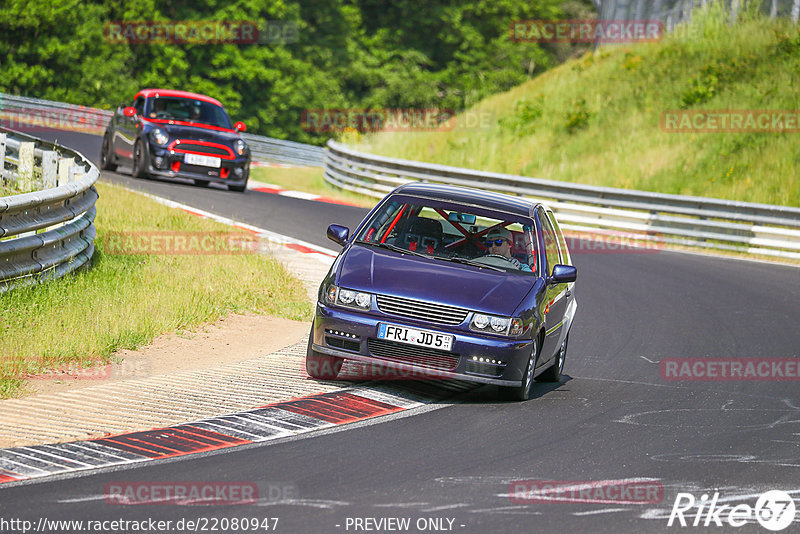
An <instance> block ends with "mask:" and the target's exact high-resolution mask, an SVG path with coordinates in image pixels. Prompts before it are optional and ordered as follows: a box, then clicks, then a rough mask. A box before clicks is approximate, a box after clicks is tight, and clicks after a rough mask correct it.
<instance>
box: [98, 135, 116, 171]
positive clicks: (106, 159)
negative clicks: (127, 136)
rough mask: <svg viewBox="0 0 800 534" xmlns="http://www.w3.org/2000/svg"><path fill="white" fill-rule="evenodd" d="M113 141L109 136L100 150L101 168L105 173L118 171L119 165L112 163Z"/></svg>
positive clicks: (105, 138) (104, 138) (104, 139)
mask: <svg viewBox="0 0 800 534" xmlns="http://www.w3.org/2000/svg"><path fill="white" fill-rule="evenodd" d="M112 157H113V156H112V155H111V139H110V138H109V136H108V135H106V136H105V137H103V146H102V148H101V149H100V168H101V169H103V170H104V171H116V170H117V164H116V163H113V162H112V161H111V159H112Z"/></svg>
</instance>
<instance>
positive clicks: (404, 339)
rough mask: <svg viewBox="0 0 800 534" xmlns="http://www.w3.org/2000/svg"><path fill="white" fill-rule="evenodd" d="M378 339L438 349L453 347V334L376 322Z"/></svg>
mask: <svg viewBox="0 0 800 534" xmlns="http://www.w3.org/2000/svg"><path fill="white" fill-rule="evenodd" d="M378 339H386V340H388V341H397V342H398V343H408V344H409V345H418V346H420V347H430V348H432V349H439V350H452V348H453V336H451V335H448V334H440V333H438V332H431V331H429V330H417V329H416V328H407V327H405V326H397V325H394V324H386V323H379V324H378Z"/></svg>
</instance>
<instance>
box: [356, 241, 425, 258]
mask: <svg viewBox="0 0 800 534" xmlns="http://www.w3.org/2000/svg"><path fill="white" fill-rule="evenodd" d="M356 243H359V244H361V245H369V246H371V247H379V248H385V249H388V250H393V251H395V252H399V253H401V254H413V255H414V256H421V257H423V258H430V257H431V256H429V255H428V254H423V253H421V252H417V251H415V250H408V249H407V248H402V247H398V246H397V245H392V244H391V243H371V242H369V241H362V240H358V241H356Z"/></svg>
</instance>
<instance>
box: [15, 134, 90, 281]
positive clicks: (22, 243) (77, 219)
mask: <svg viewBox="0 0 800 534" xmlns="http://www.w3.org/2000/svg"><path fill="white" fill-rule="evenodd" d="M0 162H2V165H0V183H1V184H5V186H6V187H7V188H8V187H9V186H11V187H14V188H17V187H18V188H20V189H22V190H23V191H31V192H25V193H21V194H16V195H10V196H3V197H0V292H4V291H7V290H9V289H11V288H14V287H18V286H23V285H29V284H33V283H37V282H39V281H42V280H47V279H50V278H57V277H59V276H62V275H64V274H66V273H68V272H70V271H74V270H75V269H78V268H79V267H81V266H83V265H86V264H87V263H88V262H89V260H90V259H91V257H92V254H93V253H94V238H95V227H94V218H95V213H96V210H95V201H96V200H97V197H98V195H97V190H96V189H95V188H94V183H95V182H96V181H97V178H98V177H99V175H100V173H99V172H98V170H97V167H95V166H94V165H93V164H92V163H91V162H90V161H89V160H87V159H86V158H85V157H84V156H82V155H81V154H80V153H78V152H75V151H74V150H70V149H68V148H64V147H61V146H58V145H55V144H52V143H48V142H46V141H42V140H40V139H36V138H35V137H30V136H28V135H23V134H20V133H18V132H13V131H11V130H5V129H0Z"/></svg>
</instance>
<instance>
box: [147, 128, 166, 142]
mask: <svg viewBox="0 0 800 534" xmlns="http://www.w3.org/2000/svg"><path fill="white" fill-rule="evenodd" d="M150 139H152V140H153V142H154V143H155V144H157V145H159V146H164V145H166V144H167V143H168V142H169V136H168V135H167V132H165V131H164V130H162V129H161V128H155V129H153V130H151V131H150Z"/></svg>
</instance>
